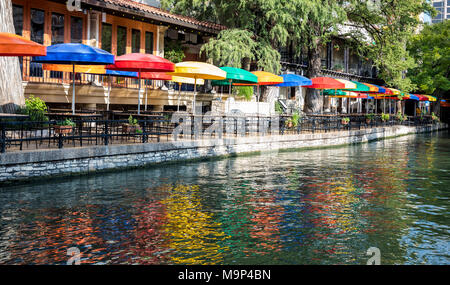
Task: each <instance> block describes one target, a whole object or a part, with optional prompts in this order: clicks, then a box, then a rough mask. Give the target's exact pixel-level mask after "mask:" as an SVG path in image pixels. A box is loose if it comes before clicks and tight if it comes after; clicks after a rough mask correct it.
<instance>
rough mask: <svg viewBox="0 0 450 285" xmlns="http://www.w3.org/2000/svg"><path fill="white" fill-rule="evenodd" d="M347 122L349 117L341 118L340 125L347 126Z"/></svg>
mask: <svg viewBox="0 0 450 285" xmlns="http://www.w3.org/2000/svg"><path fill="white" fill-rule="evenodd" d="M349 122H350V118H349V117H345V118H342V120H341V123H342V124H343V125H348V123H349Z"/></svg>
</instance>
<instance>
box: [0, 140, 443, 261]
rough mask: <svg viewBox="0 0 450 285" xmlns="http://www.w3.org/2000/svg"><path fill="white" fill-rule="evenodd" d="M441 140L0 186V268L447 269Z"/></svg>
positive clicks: (391, 142)
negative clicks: (375, 259) (70, 264)
mask: <svg viewBox="0 0 450 285" xmlns="http://www.w3.org/2000/svg"><path fill="white" fill-rule="evenodd" d="M449 199H450V136H449V134H448V132H440V133H432V134H423V135H411V136H404V137H399V138H395V139H390V140H383V141H377V142H372V143H368V144H360V145H352V146H345V147H339V148H327V149H318V150H304V151H288V152H278V153H264V154H261V155H251V156H243V157H236V158H228V159H220V160H210V161H203V162H191V163H177V164H172V165H164V166H160V167H152V168H142V169H136V170H129V171H123V172H115V173H106V174H99V175H92V176H83V177H75V178H66V179H57V180H47V181H40V182H36V183H33V184H27V185H17V186H8V187H2V189H1V191H0V264H66V262H67V260H68V259H69V256H68V255H67V250H68V248H71V247H77V248H78V249H79V250H80V252H81V263H82V264H366V263H367V260H368V259H369V258H370V256H367V254H366V253H367V250H368V249H369V248H370V247H377V248H378V249H379V250H380V254H381V264H450V250H449V244H450V202H449Z"/></svg>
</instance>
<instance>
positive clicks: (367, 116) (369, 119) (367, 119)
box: [366, 113, 375, 124]
mask: <svg viewBox="0 0 450 285" xmlns="http://www.w3.org/2000/svg"><path fill="white" fill-rule="evenodd" d="M373 119H375V114H373V113H372V114H367V115H366V124H370V123H371V122H372V120H373Z"/></svg>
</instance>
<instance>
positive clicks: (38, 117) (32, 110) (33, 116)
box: [19, 95, 48, 122]
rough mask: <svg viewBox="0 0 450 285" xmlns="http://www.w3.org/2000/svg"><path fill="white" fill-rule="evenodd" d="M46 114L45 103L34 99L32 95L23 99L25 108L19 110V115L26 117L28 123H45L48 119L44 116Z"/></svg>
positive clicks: (36, 98) (39, 99)
mask: <svg viewBox="0 0 450 285" xmlns="http://www.w3.org/2000/svg"><path fill="white" fill-rule="evenodd" d="M46 112H47V105H46V104H45V102H44V101H43V100H42V99H41V98H38V97H34V96H33V95H31V96H30V98H28V99H25V106H24V107H22V108H21V109H19V113H21V114H24V115H28V116H29V117H30V121H33V122H47V121H48V117H47V116H45V113H46Z"/></svg>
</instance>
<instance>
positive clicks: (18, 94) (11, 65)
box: [0, 0, 25, 113]
mask: <svg viewBox="0 0 450 285" xmlns="http://www.w3.org/2000/svg"><path fill="white" fill-rule="evenodd" d="M0 32H7V33H15V30H14V22H13V17H12V4H11V0H0ZM24 103H25V98H24V95H23V87H22V74H21V71H20V65H19V59H18V58H17V57H0V113H13V112H14V111H15V110H16V109H17V107H18V106H22V105H24Z"/></svg>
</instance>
